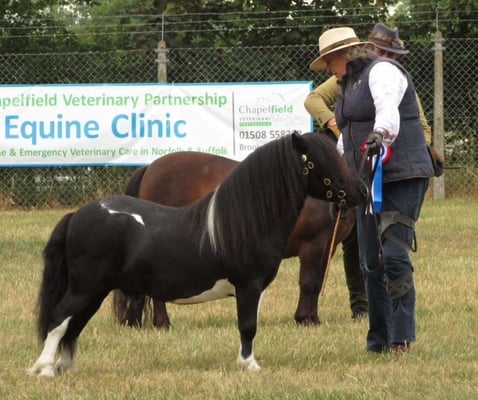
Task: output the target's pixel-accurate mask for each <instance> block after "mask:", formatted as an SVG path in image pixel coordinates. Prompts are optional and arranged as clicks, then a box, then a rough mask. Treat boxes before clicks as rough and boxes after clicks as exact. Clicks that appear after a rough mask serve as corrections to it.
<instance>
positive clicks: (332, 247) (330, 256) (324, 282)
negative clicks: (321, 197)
mask: <svg viewBox="0 0 478 400" xmlns="http://www.w3.org/2000/svg"><path fill="white" fill-rule="evenodd" d="M340 214H341V209H340V207H339V210H338V211H337V219H336V220H335V226H334V231H333V233H332V240H331V241H330V247H329V256H328V257H327V265H326V266H325V273H324V280H323V281H322V287H321V288H320V293H319V294H320V296H323V295H324V293H325V285H326V283H327V278H328V276H329V269H330V264H331V261H332V256H333V255H334V254H333V253H334V248H335V238H336V236H337V231H338V230H339V224H340Z"/></svg>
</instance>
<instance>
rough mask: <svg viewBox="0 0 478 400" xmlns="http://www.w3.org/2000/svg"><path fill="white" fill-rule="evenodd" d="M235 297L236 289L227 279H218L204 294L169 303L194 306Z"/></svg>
mask: <svg viewBox="0 0 478 400" xmlns="http://www.w3.org/2000/svg"><path fill="white" fill-rule="evenodd" d="M235 295H236V288H235V287H234V286H233V285H232V284H231V283H230V282H229V281H228V280H227V279H220V280H218V281H217V282H216V283H215V284H214V286H213V287H212V288H211V289H208V290H205V291H204V292H202V293H200V294H198V295H196V296H192V297H187V298H180V299H175V300H172V301H171V302H172V303H175V304H195V303H204V302H206V301H212V300H219V299H224V298H226V297H231V296H235Z"/></svg>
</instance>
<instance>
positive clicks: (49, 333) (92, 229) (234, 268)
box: [29, 134, 365, 377]
mask: <svg viewBox="0 0 478 400" xmlns="http://www.w3.org/2000/svg"><path fill="white" fill-rule="evenodd" d="M308 195H309V196H312V197H316V198H319V199H324V200H328V201H335V202H340V201H341V202H342V203H344V202H346V203H347V204H348V205H350V206H354V205H356V204H357V203H359V202H361V201H363V200H364V196H365V195H364V188H363V184H362V183H361V182H360V180H359V179H358V178H357V177H356V176H355V175H354V174H353V173H352V171H351V170H350V169H349V168H348V167H347V166H346V164H345V162H344V161H343V160H342V158H341V157H340V155H339V154H338V152H337V151H336V150H335V148H334V145H333V144H332V142H328V141H327V140H326V139H325V138H324V135H314V134H305V135H303V136H301V135H298V134H292V135H289V136H286V137H283V138H281V139H278V140H275V141H272V142H269V143H268V144H265V145H264V146H261V147H260V148H258V149H257V150H256V151H255V152H254V153H252V154H251V155H250V156H249V157H247V158H246V160H245V161H243V162H242V163H241V164H240V165H239V166H238V167H237V169H235V170H234V171H233V172H232V173H231V175H230V176H229V177H228V178H227V179H226V180H225V181H224V182H223V183H222V184H221V185H220V186H219V187H218V188H217V189H216V191H215V192H213V193H210V194H208V195H207V196H206V197H205V198H203V199H202V200H199V201H198V202H196V203H194V204H193V205H191V206H188V207H184V208H173V207H166V206H161V205H159V204H157V203H153V202H149V201H145V200H141V199H137V198H133V197H130V196H124V195H123V196H113V197H109V198H105V199H102V200H99V201H94V202H91V203H89V204H87V205H85V206H83V207H81V208H80V209H79V210H78V211H76V212H74V213H69V214H67V215H65V216H64V217H63V218H62V219H61V220H60V222H59V223H58V224H57V225H56V227H55V228H54V230H53V232H52V234H51V237H50V239H49V241H48V243H47V244H46V247H45V249H44V253H43V255H44V264H45V267H44V272H43V278H42V283H41V287H40V294H39V315H38V332H39V336H40V339H41V340H43V341H44V346H43V350H42V352H41V354H40V356H39V358H38V359H37V361H36V362H35V364H34V365H33V367H32V368H30V369H29V373H30V374H31V375H38V376H47V377H52V376H54V375H55V373H56V372H57V371H59V372H61V371H66V370H71V369H73V367H74V356H75V350H76V343H77V339H78V336H79V335H80V333H81V331H82V330H83V328H84V327H85V325H86V324H87V323H88V321H89V320H90V318H91V317H92V316H93V315H94V314H95V312H96V311H97V310H98V308H99V307H100V305H101V303H102V302H103V300H104V299H105V297H106V296H107V295H108V293H109V292H110V291H111V290H113V289H121V290H122V291H123V292H124V293H126V294H135V293H145V294H147V295H148V296H150V297H152V298H154V299H159V300H161V301H169V302H176V303H183V304H187V303H197V302H204V301H209V300H214V299H220V298H224V297H227V296H235V298H236V302H237V317H238V326H239V332H240V340H241V346H240V351H239V356H238V359H237V364H238V366H239V368H241V369H246V370H259V369H260V367H259V365H258V364H257V362H256V359H255V358H254V353H253V339H254V336H255V334H256V328H257V316H258V307H259V304H260V298H261V296H262V293H263V292H264V290H265V289H266V288H267V286H268V285H269V284H270V283H271V282H272V280H273V279H274V278H275V276H276V274H277V270H278V268H279V264H280V262H281V259H282V256H283V251H284V248H285V246H286V243H287V239H288V237H289V235H290V233H291V230H292V228H293V227H294V225H295V223H296V220H297V218H298V215H299V213H300V211H301V209H302V207H303V204H304V201H305V198H306V196H308ZM57 353H59V357H58V359H57V360H56V361H55V359H56V356H57Z"/></svg>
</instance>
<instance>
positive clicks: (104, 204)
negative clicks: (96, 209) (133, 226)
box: [100, 202, 145, 226]
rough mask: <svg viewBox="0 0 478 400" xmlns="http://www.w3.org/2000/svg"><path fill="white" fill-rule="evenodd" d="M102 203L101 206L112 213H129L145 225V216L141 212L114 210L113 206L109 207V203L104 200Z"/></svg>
mask: <svg viewBox="0 0 478 400" xmlns="http://www.w3.org/2000/svg"><path fill="white" fill-rule="evenodd" d="M100 204H101V207H103V208H104V209H105V210H106V211H108V212H109V213H110V214H123V215H129V216H130V217H133V218H134V219H135V220H136V222H137V223H138V224H141V225H143V226H145V224H144V221H143V217H142V216H141V215H139V214H134V213H129V212H127V211H122V210H113V209H112V208H109V207H108V205H107V204H106V203H104V202H101V203H100Z"/></svg>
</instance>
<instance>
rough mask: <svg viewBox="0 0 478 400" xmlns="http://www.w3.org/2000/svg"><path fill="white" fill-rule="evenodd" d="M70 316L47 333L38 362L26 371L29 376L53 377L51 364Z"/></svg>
mask: <svg viewBox="0 0 478 400" xmlns="http://www.w3.org/2000/svg"><path fill="white" fill-rule="evenodd" d="M70 319H71V316H69V317H68V318H66V319H65V320H64V321H63V322H62V323H61V324H60V325H58V326H57V327H56V328H54V329H52V330H51V331H50V332H48V336H47V337H46V339H45V344H44V345H43V350H42V352H41V354H40V357H38V360H37V361H36V362H35V364H33V367H31V368H30V369H29V370H28V373H29V374H30V375H38V376H44V377H49V378H52V377H54V376H55V370H54V368H53V364H54V362H55V355H56V352H57V350H58V345H59V344H60V340H61V339H62V337H63V336H64V335H65V333H66V330H67V328H68V323H69V322H70Z"/></svg>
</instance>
